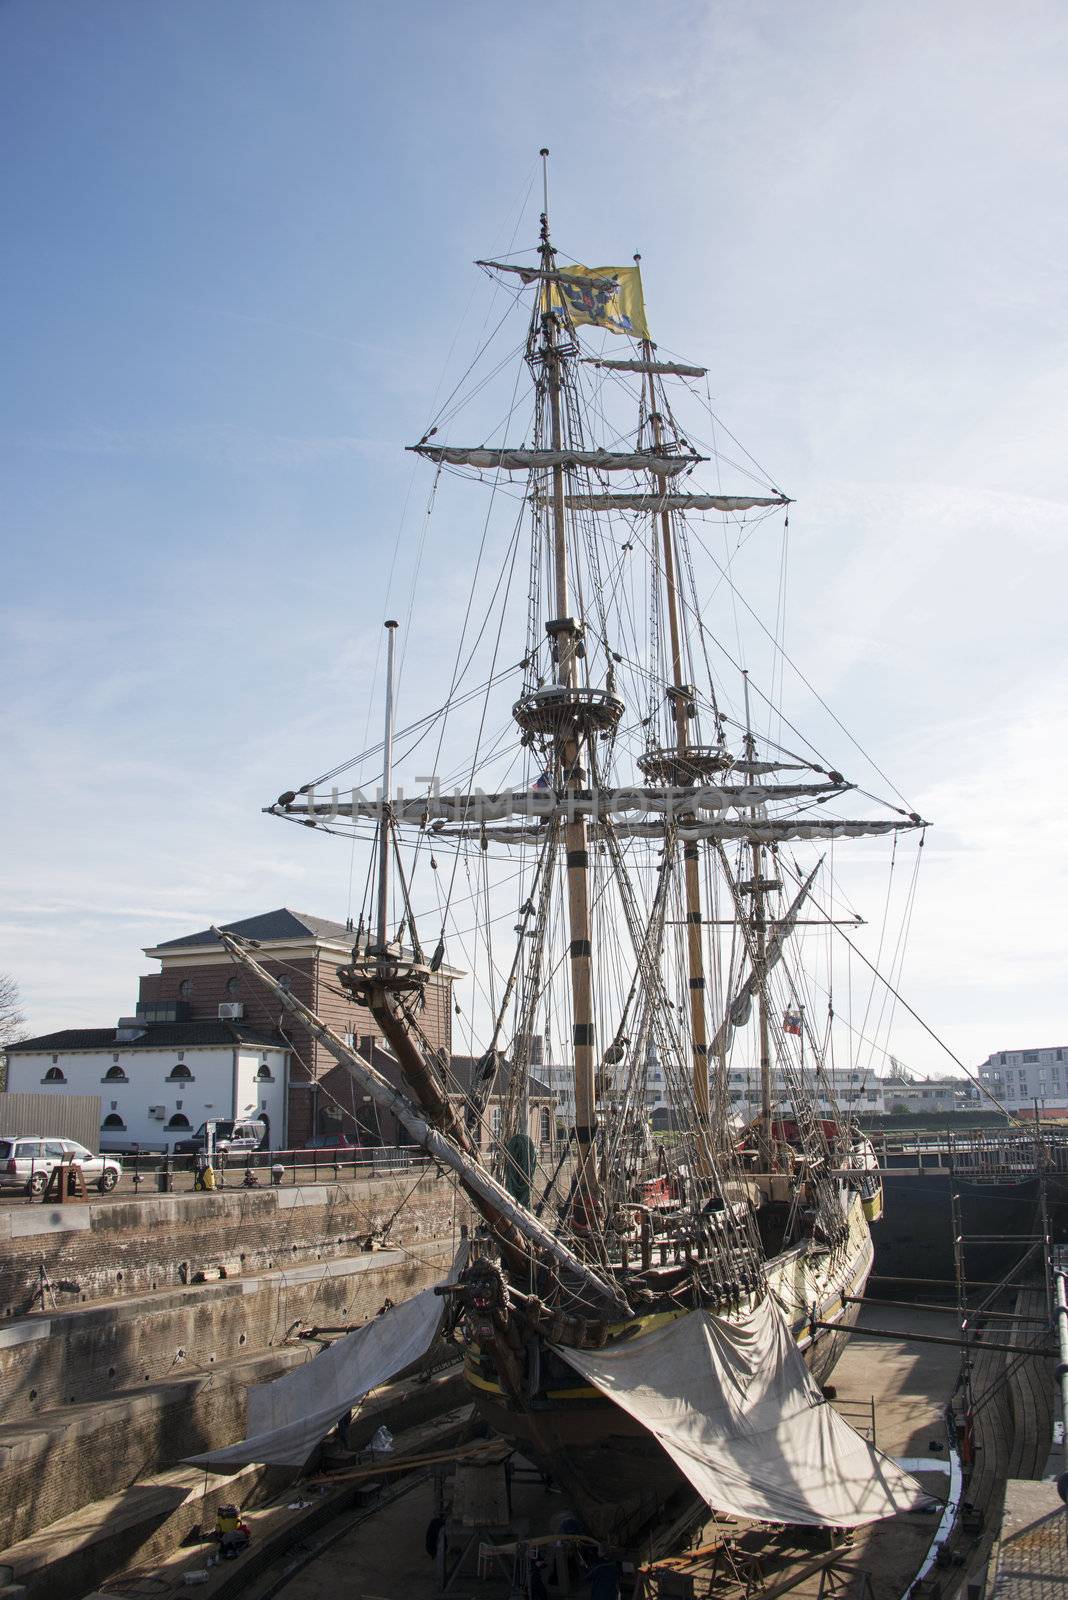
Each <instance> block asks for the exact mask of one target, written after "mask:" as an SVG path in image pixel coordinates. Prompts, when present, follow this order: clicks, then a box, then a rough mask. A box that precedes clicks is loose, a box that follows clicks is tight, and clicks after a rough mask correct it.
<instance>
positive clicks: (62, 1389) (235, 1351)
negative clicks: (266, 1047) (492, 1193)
mask: <svg viewBox="0 0 1068 1600" xmlns="http://www.w3.org/2000/svg"><path fill="white" fill-rule="evenodd" d="M466 1217H467V1214H466V1211H465V1210H462V1209H460V1208H459V1207H458V1203H457V1202H456V1200H455V1197H454V1192H453V1189H452V1186H451V1185H450V1184H449V1183H447V1182H445V1181H443V1180H442V1179H440V1178H438V1177H437V1175H436V1174H428V1173H426V1172H416V1173H413V1172H411V1171H409V1172H406V1173H399V1174H396V1175H389V1176H382V1177H379V1178H373V1179H369V1180H361V1181H357V1182H354V1183H342V1184H322V1185H310V1186H307V1187H304V1188H299V1187H298V1188H291V1189H266V1190H235V1191H232V1192H227V1191H223V1192H221V1193H218V1192H217V1193H215V1194H205V1195H201V1194H196V1195H183V1196H156V1197H153V1198H151V1199H144V1200H134V1201H117V1202H116V1201H107V1200H101V1201H99V1202H95V1203H89V1204H81V1205H71V1206H62V1207H57V1206H43V1205H40V1204H36V1205H30V1204H25V1205H24V1204H14V1205H10V1204H9V1205H6V1206H2V1207H0V1284H2V1286H3V1293H2V1298H0V1309H3V1310H7V1311H8V1313H9V1314H8V1316H7V1318H6V1319H5V1320H0V1402H2V1406H3V1409H2V1411H0V1416H2V1418H3V1422H2V1425H0V1526H2V1527H3V1528H4V1530H5V1533H6V1541H0V1542H7V1541H10V1540H14V1539H19V1538H25V1537H27V1536H28V1535H31V1534H33V1533H34V1532H35V1531H36V1530H38V1529H42V1528H45V1527H47V1526H48V1524H49V1523H50V1522H52V1521H53V1520H54V1519H55V1518H57V1517H59V1516H62V1515H63V1514H64V1513H68V1512H70V1511H72V1510H73V1509H75V1508H76V1507H77V1506H79V1505H82V1504H84V1503H86V1502H87V1501H88V1500H92V1499H96V1498H99V1497H100V1496H101V1495H106V1494H113V1493H117V1492H121V1491H123V1490H124V1489H125V1488H126V1487H127V1486H128V1485H131V1484H133V1483H134V1482H137V1481H141V1480H143V1479H144V1477H145V1475H146V1474H152V1473H158V1472H159V1471H161V1470H165V1469H167V1468H168V1467H170V1466H172V1465H173V1464H174V1463H176V1462H178V1461H180V1460H181V1458H182V1457H183V1456H186V1455H189V1454H193V1453H196V1452H198V1451H200V1450H204V1449H207V1448H209V1447H211V1446H212V1445H221V1444H226V1443H230V1442H232V1441H233V1440H234V1439H237V1438H240V1437H241V1435H242V1433H243V1431H244V1424H245V1391H246V1389H247V1387H248V1385H249V1384H250V1383H257V1382H264V1381H266V1380H268V1379H269V1378H271V1377H273V1376H275V1375H276V1374H278V1373H279V1372H281V1371H284V1370H286V1369H287V1368H288V1367H289V1366H291V1365H292V1364H293V1363H294V1362H302V1361H306V1360H308V1359H310V1358H311V1357H312V1355H313V1354H314V1350H315V1346H314V1345H313V1346H309V1344H308V1342H307V1341H302V1340H300V1339H299V1337H298V1335H299V1332H300V1329H301V1327H304V1328H307V1327H309V1326H330V1327H336V1326H338V1325H344V1324H347V1323H360V1322H363V1321H364V1320H366V1319H367V1318H369V1317H372V1316H374V1314H375V1313H376V1312H377V1311H378V1309H379V1308H380V1307H381V1305H382V1303H383V1302H384V1300H385V1299H387V1298H389V1299H390V1300H394V1301H400V1300H403V1299H405V1298H407V1297H408V1296H410V1295H411V1294H414V1293H416V1292H417V1291H418V1290H420V1289H422V1288H424V1287H426V1286H427V1285H429V1284H431V1283H434V1282H436V1281H438V1280H439V1279H440V1277H441V1276H442V1275H443V1272H444V1270H445V1269H446V1268H447V1266H448V1263H449V1262H450V1261H451V1259H452V1254H453V1248H454V1241H455V1239H456V1237H457V1234H458V1231H459V1223H460V1221H461V1219H462V1220H466ZM383 1233H384V1235H385V1243H384V1244H381V1245H380V1247H378V1248H375V1249H367V1248H365V1246H367V1244H368V1242H369V1241H371V1240H373V1242H374V1243H375V1244H376V1245H377V1244H378V1243H379V1238H380V1237H381V1235H382V1234H383ZM42 1268H43V1269H44V1271H45V1273H46V1275H47V1281H48V1284H49V1285H51V1286H52V1288H53V1289H54V1292H55V1298H56V1301H57V1305H56V1306H55V1307H53V1306H52V1304H51V1297H50V1291H46V1302H47V1304H46V1308H45V1309H44V1310H40V1309H36V1310H32V1311H29V1312H25V1310H24V1308H25V1307H26V1306H27V1305H28V1304H36V1305H37V1306H39V1305H40V1296H39V1288H40V1284H41V1276H40V1274H41V1269H42ZM198 1279H205V1280H206V1281H196V1280H198ZM20 1312H21V1313H23V1314H20Z"/></svg>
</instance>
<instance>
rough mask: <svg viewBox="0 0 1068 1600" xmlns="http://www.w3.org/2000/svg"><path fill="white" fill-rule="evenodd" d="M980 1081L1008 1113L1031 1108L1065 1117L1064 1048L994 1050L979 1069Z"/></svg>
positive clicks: (1067, 1053) (1067, 1065)
mask: <svg viewBox="0 0 1068 1600" xmlns="http://www.w3.org/2000/svg"><path fill="white" fill-rule="evenodd" d="M979 1079H980V1082H981V1083H983V1084H985V1085H986V1087H987V1088H988V1089H989V1090H990V1093H991V1094H992V1095H994V1096H995V1097H996V1098H997V1099H998V1100H1000V1101H1001V1103H1002V1105H1003V1106H1005V1108H1006V1109H1007V1110H1008V1111H1015V1112H1017V1113H1020V1112H1023V1111H1031V1110H1033V1109H1034V1104H1035V1101H1036V1100H1037V1101H1038V1108H1039V1111H1040V1112H1043V1113H1044V1114H1046V1115H1048V1116H1068V1045H1047V1046H1045V1047H1044V1048H1041V1049H1037V1050H995V1052H994V1054H993V1055H991V1056H987V1058H986V1060H985V1061H984V1062H983V1063H982V1065H981V1066H980V1068H979Z"/></svg>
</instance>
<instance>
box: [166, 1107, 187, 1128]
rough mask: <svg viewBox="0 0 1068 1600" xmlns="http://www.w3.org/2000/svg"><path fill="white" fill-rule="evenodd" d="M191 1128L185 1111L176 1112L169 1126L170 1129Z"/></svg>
mask: <svg viewBox="0 0 1068 1600" xmlns="http://www.w3.org/2000/svg"><path fill="white" fill-rule="evenodd" d="M190 1126H191V1123H190V1121H189V1118H188V1117H187V1116H186V1114H185V1112H184V1111H176V1112H175V1113H174V1116H173V1117H172V1118H171V1119H170V1121H169V1122H168V1124H167V1127H168V1128H188V1127H190Z"/></svg>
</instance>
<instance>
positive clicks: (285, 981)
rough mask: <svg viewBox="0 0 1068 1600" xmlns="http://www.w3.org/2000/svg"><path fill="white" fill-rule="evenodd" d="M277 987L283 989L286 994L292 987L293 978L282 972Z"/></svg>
mask: <svg viewBox="0 0 1068 1600" xmlns="http://www.w3.org/2000/svg"><path fill="white" fill-rule="evenodd" d="M278 987H279V988H280V989H284V990H285V992H286V994H289V992H290V990H291V989H292V987H293V979H292V978H291V977H290V976H289V975H288V973H283V974H282V976H281V977H280V978H279V980H278Z"/></svg>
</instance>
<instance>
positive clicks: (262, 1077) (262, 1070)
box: [256, 1061, 274, 1083]
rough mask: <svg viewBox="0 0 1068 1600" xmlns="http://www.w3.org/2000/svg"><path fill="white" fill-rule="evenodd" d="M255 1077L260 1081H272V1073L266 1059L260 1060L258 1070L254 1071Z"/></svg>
mask: <svg viewBox="0 0 1068 1600" xmlns="http://www.w3.org/2000/svg"><path fill="white" fill-rule="evenodd" d="M256 1077H257V1079H258V1081H259V1082H260V1083H273V1082H274V1073H273V1072H272V1071H271V1069H270V1067H269V1066H268V1065H267V1063H266V1061H261V1063H260V1066H259V1070H258V1071H257V1073H256Z"/></svg>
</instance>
